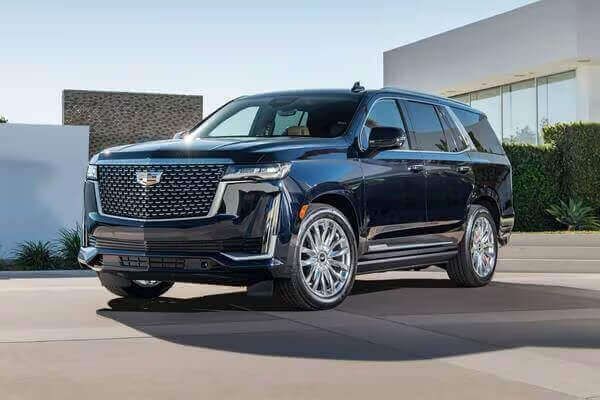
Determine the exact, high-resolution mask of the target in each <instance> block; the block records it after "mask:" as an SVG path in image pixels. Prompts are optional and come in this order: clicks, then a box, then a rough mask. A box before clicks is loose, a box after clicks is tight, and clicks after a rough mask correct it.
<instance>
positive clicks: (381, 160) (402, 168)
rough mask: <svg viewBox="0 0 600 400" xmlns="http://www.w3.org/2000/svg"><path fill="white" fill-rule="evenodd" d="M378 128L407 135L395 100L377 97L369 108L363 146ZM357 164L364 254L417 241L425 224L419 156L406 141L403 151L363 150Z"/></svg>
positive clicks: (405, 245)
mask: <svg viewBox="0 0 600 400" xmlns="http://www.w3.org/2000/svg"><path fill="white" fill-rule="evenodd" d="M377 126H384V127H393V128H401V129H403V130H404V131H405V132H406V124H405V120H404V117H403V116H402V113H401V110H400V106H399V103H398V100H396V99H394V98H379V99H377V100H375V102H374V103H373V104H372V105H371V107H370V110H369V113H368V116H367V118H366V121H365V123H364V125H363V127H362V132H361V134H362V135H364V136H363V138H366V139H367V140H366V142H367V143H368V136H369V133H370V130H371V128H373V127H377ZM361 165H362V168H363V174H364V188H365V189H364V190H365V197H364V199H365V200H364V201H365V207H364V210H365V225H366V228H367V230H368V233H367V239H368V252H385V251H388V250H392V249H397V248H403V247H410V246H411V245H414V244H417V243H419V235H420V234H421V233H422V232H423V230H424V229H425V224H426V220H427V215H426V177H425V165H424V163H423V160H422V158H421V157H420V153H415V152H412V151H410V139H409V140H408V141H407V142H405V143H404V145H403V147H402V148H398V149H389V150H381V151H371V150H367V151H365V152H364V153H363V154H362V156H361Z"/></svg>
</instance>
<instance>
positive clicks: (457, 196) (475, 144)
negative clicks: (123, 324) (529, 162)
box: [79, 85, 514, 309]
mask: <svg viewBox="0 0 600 400" xmlns="http://www.w3.org/2000/svg"><path fill="white" fill-rule="evenodd" d="M513 224H514V210H513V203H512V181H511V166H510V163H509V161H508V159H507V158H506V155H505V153H504V151H503V149H502V146H501V145H500V143H499V141H498V139H497V138H496V135H495V134H494V131H493V130H492V128H491V127H490V124H489V123H488V121H487V119H486V117H485V115H483V114H482V113H480V112H478V111H476V110H474V109H472V108H470V107H468V106H466V105H464V104H462V103H458V102H455V101H452V100H448V99H444V98H439V97H434V96H429V95H424V94H419V93H414V92H408V91H401V90H396V89H387V88H385V89H381V90H375V91H366V90H364V89H363V88H361V87H359V86H356V85H355V87H354V88H353V89H352V90H316V91H290V92H279V93H271V94H263V95H256V96H247V97H241V98H238V99H236V100H234V101H231V102H229V103H227V104H226V105H224V106H223V107H221V108H220V109H218V110H217V111H216V112H214V113H213V114H212V115H210V116H209V117H208V118H206V119H205V120H203V121H202V122H201V123H200V124H199V125H198V126H196V127H195V128H193V129H191V130H190V131H189V132H186V133H185V134H183V135H182V134H178V135H176V137H175V138H174V139H173V140H164V141H156V142H149V143H142V144H135V145H127V146H121V147H116V148H112V149H108V150H105V151H103V152H102V153H100V154H97V155H95V156H94V157H93V158H92V160H91V162H90V165H89V168H88V171H87V178H86V182H85V211H84V220H83V237H82V243H83V246H82V248H81V251H80V254H79V260H80V262H81V263H82V264H84V265H87V266H89V267H90V268H92V269H94V270H95V271H97V272H98V275H99V277H100V280H101V282H102V284H103V285H104V286H105V287H106V288H107V289H108V290H110V291H111V292H113V293H115V294H117V295H119V296H128V297H142V298H152V297H157V296H160V295H162V294H163V293H164V292H166V291H167V290H168V289H169V288H170V287H171V286H172V285H173V282H198V283H211V284H224V285H240V286H248V287H249V291H251V292H252V291H253V290H254V291H256V292H260V293H265V292H267V291H266V290H265V289H268V290H269V291H270V290H272V291H273V293H274V294H275V295H278V296H279V297H281V298H282V299H283V300H284V301H286V302H288V303H289V304H290V305H292V306H293V307H298V308H301V309H325V308H331V307H334V306H336V305H338V304H340V303H341V302H342V301H343V300H344V298H345V297H346V296H347V295H348V294H349V293H350V290H351V289H352V285H353V282H354V278H355V276H356V275H357V274H366V273H372V272H381V271H390V270H400V269H420V268H425V267H427V266H432V265H436V266H439V267H441V268H444V269H446V271H447V272H448V275H449V276H450V279H451V280H452V281H453V282H454V283H455V284H456V285H458V286H465V287H475V286H483V285H486V284H487V283H488V282H490V280H491V279H492V276H493V274H494V270H495V267H496V261H497V257H498V247H499V245H504V244H506V243H507V241H508V239H509V236H510V233H511V231H512V228H513ZM267 293H269V292H267Z"/></svg>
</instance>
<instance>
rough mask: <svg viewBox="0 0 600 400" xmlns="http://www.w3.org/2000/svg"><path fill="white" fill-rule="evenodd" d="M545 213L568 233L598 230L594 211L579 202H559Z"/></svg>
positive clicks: (598, 225)
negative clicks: (564, 227)
mask: <svg viewBox="0 0 600 400" xmlns="http://www.w3.org/2000/svg"><path fill="white" fill-rule="evenodd" d="M546 211H547V212H548V214H550V215H552V216H553V217H554V219H556V220H557V221H558V222H559V223H560V224H562V225H566V226H567V230H569V231H574V230H582V229H598V228H600V221H599V220H598V217H597V216H596V214H595V212H594V209H593V208H592V207H589V206H586V205H585V204H584V202H583V201H581V200H575V199H569V202H568V203H565V202H564V201H562V200H561V201H560V203H559V204H555V205H552V206H551V207H550V208H549V209H547V210H546Z"/></svg>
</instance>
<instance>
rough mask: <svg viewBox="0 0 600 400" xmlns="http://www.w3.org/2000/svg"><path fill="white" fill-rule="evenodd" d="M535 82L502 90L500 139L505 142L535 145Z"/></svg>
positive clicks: (506, 87)
mask: <svg viewBox="0 0 600 400" xmlns="http://www.w3.org/2000/svg"><path fill="white" fill-rule="evenodd" d="M535 108H536V91H535V80H533V79H531V80H529V81H524V82H519V83H514V84H512V85H508V86H504V87H503V88H502V138H503V140H504V141H506V142H516V143H527V144H537V142H538V140H537V129H536V125H537V122H536V110H535Z"/></svg>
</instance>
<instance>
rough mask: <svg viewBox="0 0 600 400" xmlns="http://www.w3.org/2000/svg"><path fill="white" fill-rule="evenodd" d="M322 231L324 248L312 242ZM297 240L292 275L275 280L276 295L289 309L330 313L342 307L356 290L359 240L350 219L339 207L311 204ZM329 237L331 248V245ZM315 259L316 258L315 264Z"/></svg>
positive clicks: (321, 239)
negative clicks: (353, 290)
mask: <svg viewBox="0 0 600 400" xmlns="http://www.w3.org/2000/svg"><path fill="white" fill-rule="evenodd" d="M332 222H333V223H332ZM325 227H327V229H329V230H325V229H324V228H325ZM321 228H323V235H324V240H323V238H320V239H319V240H318V242H319V243H320V244H321V245H316V246H312V245H311V244H310V243H315V242H317V240H312V241H311V240H310V239H311V238H316V235H317V232H321V230H320V229H321ZM327 233H329V234H327ZM308 236H310V238H309V237H308ZM297 237H298V242H297V243H296V245H295V248H294V249H293V251H294V262H293V271H292V276H291V278H290V279H277V280H275V282H274V293H275V295H276V296H277V297H279V298H280V299H281V300H282V301H283V302H284V303H286V304H288V305H289V306H291V307H293V308H296V309H301V310H326V309H330V308H334V307H336V306H338V305H339V304H340V303H341V302H342V301H344V299H345V298H346V297H347V296H348V294H349V293H350V291H351V290H352V286H353V285H354V278H355V276H356V264H357V245H356V237H355V235H354V230H353V229H352V226H351V225H350V223H349V222H348V219H347V218H346V217H345V216H344V214H343V213H342V212H340V211H339V210H338V209H336V208H335V207H332V206H330V205H327V204H319V203H315V204H311V206H310V208H309V210H308V212H307V214H306V216H305V217H304V219H303V220H302V223H301V225H300V229H299V232H298V236H297ZM329 238H331V241H329V245H331V246H328V245H327V241H328V240H329ZM303 245H305V246H304V247H303ZM313 247H314V248H315V250H314V251H313ZM307 250H310V251H308V252H307ZM311 259H314V263H312V264H310V260H311ZM306 264H308V265H306ZM342 265H343V266H344V267H347V269H344V268H342V267H341V266H342ZM313 270H314V272H311V271H313ZM311 277H312V279H311ZM329 278H331V280H330V279H329ZM321 279H322V280H321ZM310 282H313V283H312V284H311V283H310ZM327 288H330V289H331V290H329V291H328V290H327ZM318 292H322V293H321V294H319V293H318ZM323 292H325V293H326V294H325V293H323Z"/></svg>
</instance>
